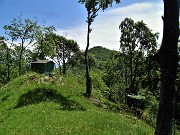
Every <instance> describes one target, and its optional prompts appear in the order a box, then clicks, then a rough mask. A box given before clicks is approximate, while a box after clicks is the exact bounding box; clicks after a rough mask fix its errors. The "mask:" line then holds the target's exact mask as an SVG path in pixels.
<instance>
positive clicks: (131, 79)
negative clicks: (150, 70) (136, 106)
mask: <svg viewBox="0 0 180 135" xmlns="http://www.w3.org/2000/svg"><path fill="white" fill-rule="evenodd" d="M131 49H132V48H131V47H129V50H130V65H129V66H130V85H129V90H130V93H133V92H134V91H133V84H132V83H133V56H132V55H133V54H132V50H131Z"/></svg>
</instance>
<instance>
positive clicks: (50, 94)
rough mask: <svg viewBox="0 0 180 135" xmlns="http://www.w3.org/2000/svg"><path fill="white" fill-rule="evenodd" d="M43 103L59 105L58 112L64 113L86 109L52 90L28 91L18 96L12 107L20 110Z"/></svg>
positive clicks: (38, 89)
mask: <svg viewBox="0 0 180 135" xmlns="http://www.w3.org/2000/svg"><path fill="white" fill-rule="evenodd" d="M44 101H52V102H55V103H58V104H60V110H66V111H74V110H77V111H85V110H86V109H85V108H83V107H82V106H81V105H80V104H79V103H77V102H75V101H73V100H69V99H67V98H66V97H64V96H62V95H61V94H60V93H58V92H57V91H56V90H54V89H42V88H37V89H34V90H31V91H29V92H28V93H25V94H23V95H21V96H20V98H19V100H18V103H17V105H16V106H15V107H14V109H16V108H20V107H22V106H28V105H31V104H38V103H40V102H44Z"/></svg>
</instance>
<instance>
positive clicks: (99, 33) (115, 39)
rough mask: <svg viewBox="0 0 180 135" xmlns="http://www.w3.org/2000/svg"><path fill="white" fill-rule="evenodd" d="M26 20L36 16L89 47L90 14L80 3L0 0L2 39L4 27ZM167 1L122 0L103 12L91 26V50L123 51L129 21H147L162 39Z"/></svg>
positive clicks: (52, 0)
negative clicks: (123, 34)
mask: <svg viewBox="0 0 180 135" xmlns="http://www.w3.org/2000/svg"><path fill="white" fill-rule="evenodd" d="M20 15H22V18H23V19H25V18H26V19H27V18H29V19H33V18H34V17H36V18H37V19H38V21H39V23H40V22H42V21H43V20H45V22H46V25H47V26H50V25H54V26H55V27H56V32H57V33H58V34H59V35H63V36H66V38H69V39H73V40H75V41H77V43H78V44H79V46H80V48H81V50H84V49H85V47H86V35H87V23H86V18H87V12H86V9H85V7H84V5H82V4H80V3H78V0H0V36H6V35H5V31H4V29H3V26H4V25H7V24H10V21H11V20H13V18H16V17H17V16H20ZM162 15H163V0H121V3H120V4H115V3H114V4H113V6H112V7H109V8H108V9H107V10H105V11H99V12H98V16H97V17H96V18H95V20H94V22H93V23H92V25H91V28H92V32H91V34H90V48H91V47H93V46H103V47H106V48H109V49H114V50H119V40H120V39H119V38H120V30H119V24H120V23H121V22H122V21H123V20H124V19H125V18H126V17H128V18H132V19H133V20H134V21H141V20H143V21H144V23H146V24H147V26H148V27H149V28H150V29H152V30H153V32H154V33H155V32H159V33H160V35H159V40H158V44H160V43H161V40H162V31H163V21H162V19H161V16H162Z"/></svg>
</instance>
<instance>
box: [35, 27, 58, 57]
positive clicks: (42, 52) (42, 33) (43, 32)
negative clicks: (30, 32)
mask: <svg viewBox="0 0 180 135" xmlns="http://www.w3.org/2000/svg"><path fill="white" fill-rule="evenodd" d="M54 31H55V27H54V26H45V24H43V25H42V26H38V27H37V31H36V34H35V40H36V43H35V44H34V47H35V48H34V52H35V54H36V58H39V59H41V60H45V59H46V57H47V56H49V55H51V52H52V49H53V48H52V46H50V45H51V44H50V43H49V41H50V39H49V38H50V35H51V34H52V33H53V32H54Z"/></svg>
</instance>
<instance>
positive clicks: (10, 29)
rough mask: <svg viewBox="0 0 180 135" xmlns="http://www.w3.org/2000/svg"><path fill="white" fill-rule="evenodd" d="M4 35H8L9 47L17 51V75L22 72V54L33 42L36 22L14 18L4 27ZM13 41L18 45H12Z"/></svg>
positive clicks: (19, 17)
mask: <svg viewBox="0 0 180 135" xmlns="http://www.w3.org/2000/svg"><path fill="white" fill-rule="evenodd" d="M4 29H5V33H6V34H7V35H8V38H10V39H8V38H7V39H8V40H9V43H10V44H11V46H13V47H15V48H16V49H17V51H18V57H17V60H18V72H19V75H21V74H22V72H23V66H22V65H23V64H22V63H23V58H24V52H25V50H26V49H27V47H28V46H29V45H31V44H32V43H33V41H34V36H35V32H36V29H37V20H30V19H25V20H24V21H23V20H22V17H21V16H18V17H17V18H14V19H13V20H12V21H11V24H10V25H5V26H4ZM14 41H18V42H20V43H19V44H14Z"/></svg>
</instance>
